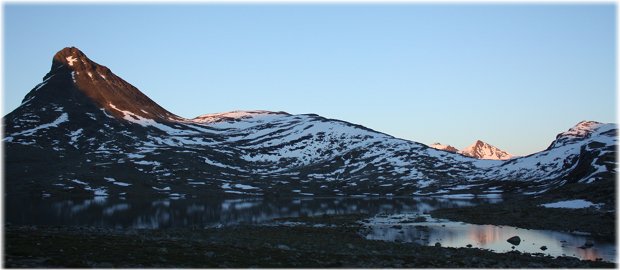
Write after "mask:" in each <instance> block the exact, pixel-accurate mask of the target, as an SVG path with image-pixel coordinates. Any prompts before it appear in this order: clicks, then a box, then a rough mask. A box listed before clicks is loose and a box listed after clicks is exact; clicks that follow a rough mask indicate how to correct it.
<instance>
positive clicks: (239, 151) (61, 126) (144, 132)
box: [3, 48, 617, 197]
mask: <svg viewBox="0 0 620 270" xmlns="http://www.w3.org/2000/svg"><path fill="white" fill-rule="evenodd" d="M205 110H208V108H205ZM3 120H4V121H3V125H4V131H5V134H4V136H3V143H4V151H5V164H4V165H5V167H4V168H5V192H6V193H7V194H31V195H34V196H61V195H62V196H65V195H70V196H121V197H124V196H166V197H187V196H240V195H243V196H248V195H250V196H392V195H394V196H396V195H403V196H410V195H442V196H450V195H454V194H468V195H467V196H477V197H492V196H497V195H498V194H505V195H506V194H525V195H533V196H536V195H539V194H547V193H552V192H553V191H555V190H561V189H564V190H569V189H570V190H576V187H579V188H578V189H579V190H587V189H594V190H605V192H607V191H608V188H614V186H615V185H613V184H610V183H614V179H615V172H616V170H615V167H616V159H615V153H616V145H617V138H616V133H617V126H616V124H604V123H598V122H592V121H585V122H581V123H579V124H577V125H576V126H575V127H573V128H571V129H570V130H569V131H567V132H563V133H560V134H559V135H558V136H557V138H556V139H555V141H553V142H552V143H551V145H550V146H549V148H547V149H546V150H545V151H542V152H539V153H535V154H532V155H529V156H525V157H518V158H512V159H509V160H505V161H503V160H485V159H478V158H498V159H499V158H502V159H503V158H509V157H510V155H509V154H508V153H505V152H504V151H501V150H499V149H497V148H495V147H492V146H490V145H488V144H485V143H483V142H476V143H475V144H474V145H472V146H471V147H469V148H467V149H464V150H463V151H461V153H463V154H467V155H471V156H475V157H477V158H472V157H468V156H464V155H462V154H458V153H451V152H450V150H452V149H448V148H447V147H446V148H445V149H444V150H447V151H441V150H437V149H434V148H432V147H428V146H426V145H424V144H421V143H417V142H413V141H408V140H404V139H399V138H395V137H393V136H390V135H388V134H385V133H381V132H378V131H375V130H372V129H369V128H366V127H364V126H361V125H356V124H353V123H349V122H345V121H341V120H336V119H328V118H324V117H321V116H319V115H315V114H300V115H292V114H289V113H286V112H271V111H235V112H226V113H216V114H205V115H201V116H198V117H196V118H193V119H185V118H182V117H179V116H177V115H175V114H173V113H171V112H169V111H167V110H166V109H164V108H162V107H161V106H159V105H158V104H157V103H156V102H154V101H153V100H151V99H150V98H148V97H147V96H146V95H144V94H143V93H142V92H140V91H139V90H138V89H137V88H135V87H134V86H132V85H131V84H129V83H128V82H126V81H124V80H123V79H121V78H119V77H118V76H116V75H115V74H114V73H112V72H111V71H110V69H108V68H106V67H105V66H102V65H99V64H97V63H95V62H93V61H92V60H90V59H89V58H88V57H86V56H85V55H84V54H83V53H82V52H81V51H80V50H78V49H76V48H65V49H63V50H61V51H59V52H58V53H57V54H56V55H55V56H54V58H53V61H52V67H51V70H50V72H49V73H48V74H47V75H45V76H44V77H43V82H41V83H39V84H38V85H36V86H35V87H34V88H33V89H32V90H31V91H30V92H29V93H28V94H27V95H26V97H25V98H24V100H23V102H22V104H21V105H20V106H19V107H18V108H17V109H15V110H14V111H12V112H11V113H9V114H7V115H6V116H5V117H4V119H3ZM603 193H604V192H603V191H601V194H603ZM611 194H612V196H613V192H612V193H611Z"/></svg>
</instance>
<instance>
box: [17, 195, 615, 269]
mask: <svg viewBox="0 0 620 270" xmlns="http://www.w3.org/2000/svg"><path fill="white" fill-rule="evenodd" d="M497 201H498V199H476V200H466V199H446V198H429V197H408V198H289V199H262V198H248V199H177V200H174V199H157V200H152V201H150V200H144V199H121V198H111V197H95V198H92V199H61V198H53V197H52V198H43V199H35V200H32V199H30V198H28V199H24V198H6V199H5V222H9V223H11V224H16V225H78V226H97V227H112V228H119V229H120V228H140V229H158V228H174V227H194V228H205V227H215V226H228V225H235V224H263V223H269V222H271V221H272V220H273V219H274V218H282V217H299V216H316V215H323V214H352V213H365V214H370V215H371V216H374V215H377V216H376V217H375V218H371V219H370V220H368V222H367V223H366V227H367V230H366V232H365V236H366V238H367V239H375V240H386V241H401V242H417V243H420V244H424V245H434V244H435V243H437V242H438V243H440V244H441V245H442V246H447V247H465V246H466V245H468V244H471V245H472V246H473V247H478V248H484V249H490V250H493V251H496V252H506V251H510V250H512V245H511V244H509V243H508V242H506V239H508V238H510V237H512V236H514V235H518V236H520V237H521V239H522V243H521V244H520V245H518V246H515V249H516V250H519V251H522V252H530V253H534V252H541V253H544V254H549V255H552V256H560V255H563V254H565V255H568V256H575V257H578V258H581V259H590V260H594V259H596V258H603V260H605V261H612V262H615V261H616V257H615V254H616V246H615V243H614V242H613V240H601V239H590V238H589V237H588V236H584V235H575V234H569V233H563V232H556V231H546V230H525V229H519V228H514V227H510V226H495V225H474V224H467V223H462V222H452V221H447V220H437V219H433V218H432V217H430V216H429V215H428V212H429V211H432V210H434V209H438V208H453V207H464V206H472V205H476V204H480V203H493V202H497ZM418 216H424V217H426V218H427V220H426V221H425V222H419V223H412V222H410V221H407V222H406V223H403V221H404V220H412V219H413V218H415V217H418ZM588 239H590V240H592V241H594V246H593V247H591V248H588V249H582V248H579V246H583V244H584V243H585V242H586V240H588ZM543 245H545V246H546V247H547V248H548V249H547V250H546V251H542V250H540V247H541V246H543Z"/></svg>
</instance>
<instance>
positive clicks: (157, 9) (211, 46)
mask: <svg viewBox="0 0 620 270" xmlns="http://www.w3.org/2000/svg"><path fill="white" fill-rule="evenodd" d="M615 11H616V7H615V6H614V5H613V4H593V5H587V4H546V5H536V4H534V5H527V4H521V5H517V4H510V5H507V4H501V5H497V4H475V5H468V4H446V3H442V4H438V5H432V4H415V3H414V4H403V5H399V4H390V5H380V4H373V5H354V4H347V5H340V4H329V5H320V4H294V5H287V4H270V5H264V4H263V5H261V4H234V5H224V4H217V5H208V4H203V5H187V4H186V5H171V4H170V5H159V4H158V5H148V4H140V5H112V4H106V5H96V4H88V5H70V4H63V5H49V4H47V5H40V4H28V5H19V4H5V6H4V57H5V58H4V65H5V73H4V79H5V83H4V88H3V89H4V91H3V96H4V111H3V112H4V114H6V113H8V112H10V111H11V110H13V109H14V108H16V107H17V106H18V105H19V103H20V102H21V99H22V98H23V97H24V96H25V94H26V93H27V92H28V91H30V90H31V89H32V88H33V87H34V86H35V85H36V84H38V83H40V82H41V78H42V77H43V75H45V73H47V72H48V71H49V66H50V65H51V58H52V56H53V55H54V53H56V52H57V51H58V50H60V49H62V48H63V47H66V46H76V47H78V48H80V49H81V50H82V51H83V52H84V53H85V54H86V55H87V56H88V57H89V58H91V59H92V60H93V61H95V62H98V63H100V64H102V65H105V66H107V67H109V68H110V69H111V70H112V71H113V72H114V73H116V74H117V75H119V76H120V77H122V78H123V79H125V80H127V81H128V82H129V83H131V84H133V85H134V86H136V87H138V89H140V90H141V91H142V92H144V93H145V94H146V95H147V96H149V97H150V98H152V99H153V100H154V101H156V102H157V103H159V104H160V105H162V106H163V107H164V108H166V109H168V110H170V111H171V112H173V113H176V114H179V115H181V116H183V117H188V118H192V117H195V116H198V115H200V114H206V113H215V112H223V111H231V110H252V109H262V110H271V111H287V112H289V113H294V114H298V113H316V114H319V115H321V116H324V117H328V118H335V119H340V120H344V121H348V122H352V123H356V124H361V125H364V126H367V127H369V128H372V129H374V130H377V131H380V132H384V133H387V134H390V135H393V136H396V137H399V138H404V139H408V140H413V141H418V142H422V143H425V144H431V143H433V142H441V143H443V144H450V145H453V146H455V147H457V148H459V149H462V148H464V147H466V146H468V145H469V144H471V143H472V142H473V141H475V140H477V139H480V140H483V141H485V142H488V143H490V144H492V145H495V146H497V147H499V148H500V149H502V150H505V151H507V152H510V153H511V154H514V155H526V154H529V153H533V152H536V151H540V150H543V149H544V148H546V147H547V146H548V145H549V144H550V143H551V141H552V140H553V139H554V137H555V134H557V133H560V132H562V131H565V130H567V129H568V128H570V127H572V126H573V125H575V124H576V123H577V122H579V121H581V120H595V121H601V122H616V117H615V115H616V98H617V97H616V89H615V82H616V79H617V78H616V77H615V73H616V66H615V64H616V63H615V60H616V57H617V55H616V51H615V46H616V24H615V23H616V22H615V16H616V12H615ZM68 14H70V15H68ZM76 22H79V23H76ZM23 33H29V34H28V35H24V34H23Z"/></svg>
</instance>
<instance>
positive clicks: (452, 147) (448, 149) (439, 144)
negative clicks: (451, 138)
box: [430, 142, 459, 153]
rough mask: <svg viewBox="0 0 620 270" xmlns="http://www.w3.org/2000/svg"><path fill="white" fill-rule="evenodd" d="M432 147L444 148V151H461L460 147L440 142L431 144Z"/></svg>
mask: <svg viewBox="0 0 620 270" xmlns="http://www.w3.org/2000/svg"><path fill="white" fill-rule="evenodd" d="M430 147H432V148H435V149H437V150H443V151H448V152H452V153H456V152H458V151H459V149H456V148H455V147H454V146H452V145H443V144H441V143H438V142H435V143H433V144H431V145H430Z"/></svg>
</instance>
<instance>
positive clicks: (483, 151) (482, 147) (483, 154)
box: [459, 140, 512, 160]
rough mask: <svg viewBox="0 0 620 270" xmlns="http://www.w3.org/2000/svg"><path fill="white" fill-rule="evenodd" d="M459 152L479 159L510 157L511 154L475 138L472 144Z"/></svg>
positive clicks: (503, 158)
mask: <svg viewBox="0 0 620 270" xmlns="http://www.w3.org/2000/svg"><path fill="white" fill-rule="evenodd" d="M459 153H460V154H462V155H465V156H470V157H474V158H479V159H499V160H505V159H511V158H512V155H511V154H509V153H508V152H506V151H503V150H501V149H499V148H497V147H495V146H493V145H490V144H488V143H486V142H484V141H481V140H476V141H475V142H474V143H473V144H471V145H470V146H468V147H466V148H465V149H463V150H461V151H459Z"/></svg>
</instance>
